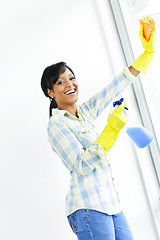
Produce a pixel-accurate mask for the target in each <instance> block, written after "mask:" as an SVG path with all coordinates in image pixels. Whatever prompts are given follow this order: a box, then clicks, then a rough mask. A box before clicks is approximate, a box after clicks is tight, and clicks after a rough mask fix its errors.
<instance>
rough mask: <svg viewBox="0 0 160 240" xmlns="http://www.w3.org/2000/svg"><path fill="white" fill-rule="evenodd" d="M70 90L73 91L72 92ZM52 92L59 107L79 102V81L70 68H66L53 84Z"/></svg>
mask: <svg viewBox="0 0 160 240" xmlns="http://www.w3.org/2000/svg"><path fill="white" fill-rule="evenodd" d="M70 91H72V93H70ZM52 94H53V97H54V99H55V101H56V103H57V105H58V108H61V109H63V108H64V107H66V106H69V105H73V104H74V103H75V102H77V100H78V83H77V81H76V79H75V77H74V75H73V74H72V72H71V71H70V70H69V69H68V68H66V70H65V72H64V73H61V74H60V76H59V78H58V80H57V82H56V83H55V84H54V85H53V91H52Z"/></svg>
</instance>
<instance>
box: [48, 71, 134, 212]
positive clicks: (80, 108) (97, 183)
mask: <svg viewBox="0 0 160 240" xmlns="http://www.w3.org/2000/svg"><path fill="white" fill-rule="evenodd" d="M135 79H136V77H134V76H133V75H132V74H131V72H130V71H129V69H128V68H125V69H124V70H123V72H122V73H121V74H119V75H118V76H117V77H115V79H113V80H112V81H111V82H110V83H109V84H108V85H107V86H106V87H104V88H103V89H102V90H100V91H99V92H98V93H97V94H95V95H94V96H93V97H91V98H90V99H89V100H88V101H86V102H84V103H83V104H81V105H77V113H78V116H79V118H77V117H74V116H73V115H71V114H70V113H69V112H68V111H66V110H59V109H53V110H52V117H51V118H50V120H49V123H48V138H49V142H50V144H51V146H52V149H53V151H54V152H56V153H57V154H58V156H59V157H60V158H61V159H62V162H63V164H64V165H65V166H66V168H67V169H68V170H69V171H70V175H71V179H70V189H69V191H68V193H67V195H66V207H65V212H66V216H69V215H70V214H71V213H73V212H74V211H76V210H78V209H83V208H88V209H94V210H97V211H101V212H104V213H107V214H109V215H112V214H116V213H118V212H120V211H121V206H120V203H119V198H118V193H117V191H116V189H115V185H114V179H113V177H112V172H111V168H110V164H109V162H108V160H107V153H106V152H105V151H104V150H103V147H102V146H101V145H99V144H96V143H95V142H96V140H97V139H98V137H99V133H98V132H97V131H96V126H95V123H94V120H96V119H97V118H98V117H99V116H100V114H101V113H102V112H103V110H104V109H105V108H106V107H107V106H108V105H109V104H110V103H111V101H112V100H113V99H114V98H115V97H117V96H118V94H119V93H120V92H122V91H123V90H124V89H125V88H126V87H127V86H129V85H130V84H131V83H132V82H133V81H134V80H135Z"/></svg>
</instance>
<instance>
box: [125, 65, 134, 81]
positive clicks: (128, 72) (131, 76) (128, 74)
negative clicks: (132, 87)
mask: <svg viewBox="0 0 160 240" xmlns="http://www.w3.org/2000/svg"><path fill="white" fill-rule="evenodd" d="M123 73H124V74H125V75H126V77H127V78H128V79H129V80H130V81H131V82H132V83H133V82H134V81H135V80H136V79H137V77H135V76H134V75H133V74H132V73H131V72H130V71H129V69H128V67H125V68H124V70H123Z"/></svg>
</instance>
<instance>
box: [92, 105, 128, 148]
mask: <svg viewBox="0 0 160 240" xmlns="http://www.w3.org/2000/svg"><path fill="white" fill-rule="evenodd" d="M126 105H127V102H124V103H122V104H121V105H119V106H118V107H117V108H116V109H115V110H114V111H113V112H112V113H111V114H109V117H108V119H107V122H108V124H107V125H106V126H105V128H104V129H103V131H102V133H101V134H100V136H99V138H98V139H97V141H96V143H98V144H100V145H101V146H102V147H103V149H104V150H105V151H106V152H108V151H109V149H110V148H111V147H112V145H113V144H114V143H115V141H116V139H117V137H118V134H119V132H120V130H121V129H122V128H123V127H124V125H125V124H126V123H127V121H128V118H127V116H126V114H125V113H124V112H123V109H124V108H125V106H126Z"/></svg>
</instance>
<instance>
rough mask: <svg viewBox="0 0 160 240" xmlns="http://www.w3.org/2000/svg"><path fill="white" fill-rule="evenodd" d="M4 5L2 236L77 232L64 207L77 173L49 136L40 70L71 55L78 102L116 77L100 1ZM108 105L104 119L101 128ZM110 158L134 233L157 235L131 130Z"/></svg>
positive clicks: (43, 238) (10, 239) (0, 19)
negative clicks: (65, 162) (72, 177)
mask: <svg viewBox="0 0 160 240" xmlns="http://www.w3.org/2000/svg"><path fill="white" fill-rule="evenodd" d="M0 11H1V12H0V23H1V45H0V52H1V59H0V65H1V69H0V75H1V87H0V109H1V118H0V121H1V124H0V133H1V134H0V143H1V148H0V196H1V197H0V239H3V240H20V239H23V240H28V239H30V240H32V239H33V240H35V239H39V240H50V239H64V238H65V239H68V240H69V239H76V236H75V235H74V234H73V233H72V231H71V229H70V227H69V224H68V222H67V219H66V217H65V209H64V205H65V195H66V192H67V191H68V188H69V180H70V175H69V172H67V170H66V169H65V167H64V166H63V165H62V163H61V160H60V159H59V158H58V157H57V156H56V155H55V154H53V153H52V151H51V148H50V146H49V142H48V140H47V132H46V128H47V122H48V108H49V100H48V99H47V98H45V96H44V95H43V93H42V91H41V88H40V78H41V75H42V72H43V70H44V68H45V67H46V66H48V65H50V64H52V63H55V62H58V61H66V62H67V63H68V65H69V66H71V68H73V70H74V72H75V74H76V76H77V80H78V82H79V88H80V92H79V103H80V102H82V101H84V100H86V99H88V98H89V97H90V96H92V95H93V94H94V93H96V92H97V91H98V90H99V89H101V88H102V87H103V86H105V84H107V83H108V82H109V81H110V80H112V78H113V77H114V73H115V68H114V66H113V62H112V58H111V56H110V51H109V46H107V44H106V41H105V37H104V32H103V28H102V25H101V21H100V18H99V15H98V10H97V5H96V4H95V1H92V0H81V1H78V0H68V1H65V0H57V1H51V0H45V1H36V0H35V1H31V0H28V1H20V0H15V1H11V0H10V1H3V2H2V6H1V9H0ZM107 12H108V16H107V17H108V21H110V24H111V25H112V24H113V22H112V18H111V16H110V11H109V9H107ZM114 40H115V41H116V36H115V39H114ZM116 43H117V42H116ZM118 46H119V45H118V43H117V48H118ZM119 51H120V50H119ZM121 60H122V61H121V66H120V68H123V67H124V62H123V58H122V56H121ZM117 70H118V71H119V69H116V71H117ZM129 91H130V90H129V89H128V94H127V93H125V96H127V98H128V100H129V102H131V103H132V102H133V100H132V98H131V97H130V94H132V93H130V94H129ZM133 104H134V103H133ZM135 111H136V109H135ZM107 113H108V110H106V111H105V113H104V114H102V116H101V118H100V119H99V121H97V124H98V127H99V129H100V130H101V129H102V127H103V126H104V125H105V123H106V119H107ZM124 146H125V150H124ZM124 153H125V154H124ZM110 158H111V159H112V162H113V169H114V171H115V177H116V179H117V180H116V182H117V186H118V188H119V192H120V196H121V201H122V205H123V207H124V211H125V213H126V215H127V217H128V219H129V222H130V224H131V227H132V229H133V232H134V235H135V239H136V240H140V239H146V240H150V239H152V240H156V237H155V236H154V226H153V224H152V219H151V215H150V211H149V208H148V205H147V200H146V196H145V191H144V188H143V183H142V179H141V175H140V172H139V165H138V161H137V158H136V153H135V150H134V147H133V145H132V143H130V142H129V141H128V138H126V136H125V134H124V133H122V134H121V136H120V137H119V139H118V140H117V142H116V144H115V146H114V148H113V149H112V150H111V152H110ZM144 234H146V235H145V237H144Z"/></svg>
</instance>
